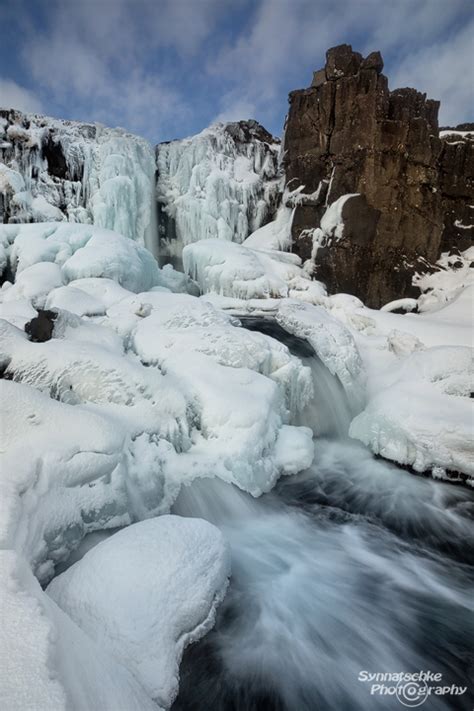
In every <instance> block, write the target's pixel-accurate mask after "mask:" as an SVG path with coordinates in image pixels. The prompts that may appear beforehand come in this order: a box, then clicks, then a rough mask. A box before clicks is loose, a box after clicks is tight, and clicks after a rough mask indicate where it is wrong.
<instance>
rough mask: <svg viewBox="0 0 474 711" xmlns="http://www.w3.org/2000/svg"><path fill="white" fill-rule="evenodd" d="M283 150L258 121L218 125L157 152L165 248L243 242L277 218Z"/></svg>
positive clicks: (174, 253) (175, 250)
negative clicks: (201, 242) (213, 241)
mask: <svg viewBox="0 0 474 711" xmlns="http://www.w3.org/2000/svg"><path fill="white" fill-rule="evenodd" d="M279 148H280V147H279V144H278V143H277V139H275V138H273V136H271V135H270V134H269V133H268V132H267V131H265V129H264V128H263V127H262V126H260V125H259V124H258V123H257V122H256V121H241V122H239V123H230V124H222V123H219V124H216V125H214V126H211V127H210V128H207V129H205V130H204V131H202V132H201V133H199V134H198V135H196V136H192V137H191V138H185V139H183V140H180V141H171V142H170V143H162V144H160V145H159V146H158V147H157V167H158V182H157V197H158V204H159V207H160V210H161V218H160V221H161V229H162V237H161V243H162V247H163V248H164V250H165V253H167V254H168V256H170V257H178V258H179V257H180V254H181V250H182V247H183V245H186V244H189V243H190V242H194V241H198V240H202V239H209V238H220V239H224V240H232V241H234V242H238V243H240V242H243V240H244V239H245V238H246V237H248V235H249V234H250V233H251V232H254V231H255V230H257V229H258V228H259V227H261V226H262V225H263V224H265V222H268V220H269V219H271V218H272V216H273V213H274V211H275V208H276V203H277V200H278V197H279V193H280V189H281V187H280V175H279V168H278V156H279Z"/></svg>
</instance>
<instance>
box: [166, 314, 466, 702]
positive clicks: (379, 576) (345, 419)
mask: <svg viewBox="0 0 474 711" xmlns="http://www.w3.org/2000/svg"><path fill="white" fill-rule="evenodd" d="M246 325H247V326H248V327H251V328H255V329H258V330H262V331H264V332H267V333H271V335H273V336H274V337H277V338H279V339H280V340H283V341H285V342H286V343H287V345H289V347H290V348H291V349H292V350H293V352H295V353H296V354H298V355H299V356H300V357H301V358H302V359H303V360H304V361H305V362H306V364H308V365H310V367H311V368H312V371H313V378H314V382H315V397H314V401H313V402H312V403H311V405H310V406H309V407H307V408H306V409H305V411H304V412H303V413H302V416H301V424H305V425H307V426H311V427H313V430H314V432H315V436H316V456H315V459H314V463H313V465H312V466H311V468H310V469H308V470H307V471H305V472H302V473H301V474H299V475H297V476H293V477H284V478H282V479H281V480H280V482H279V483H278V485H277V486H276V487H275V489H274V490H273V491H272V492H271V493H269V494H267V495H264V496H262V497H260V498H259V499H254V498H252V497H251V496H249V495H247V494H245V493H243V492H242V491H240V490H239V489H237V488H236V487H233V486H231V485H228V484H225V483H224V482H222V481H220V480H218V479H215V478H210V479H208V480H199V481H195V482H193V483H192V484H191V485H190V486H188V487H185V488H183V490H182V491H181V493H180V495H179V498H178V500H177V502H176V504H175V506H174V509H173V512H174V513H177V514H180V515H183V516H196V517H201V518H204V519H207V520H208V521H211V522H212V523H214V524H216V525H217V526H218V527H219V528H220V529H221V530H222V531H223V532H224V534H225V535H226V537H227V539H228V541H229V543H230V547H231V555H232V579H231V584H230V587H229V591H228V593H227V596H226V598H225V600H224V602H223V604H222V605H221V607H220V609H219V613H218V618H217V622H216V625H215V627H214V629H213V630H212V631H211V632H210V633H209V634H208V635H207V636H206V637H205V638H204V639H203V640H202V641H201V642H199V643H197V644H195V645H192V646H191V647H189V648H188V649H187V651H186V652H185V655H184V658H183V663H182V666H181V674H180V675H181V681H180V693H179V696H178V699H177V700H176V702H175V704H174V705H173V711H273V710H275V711H316V710H320V711H346V710H347V711H359V710H360V711H367V710H368V709H369V710H370V709H398V711H400V709H402V708H403V707H404V706H409V707H415V706H422V705H424V708H426V709H435V710H436V709H452V708H455V709H471V708H472V707H473V697H472V696H471V695H470V693H471V692H472V679H474V654H473V640H474V611H473V608H474V601H473V590H474V574H473V567H472V564H473V562H474V546H473V519H474V497H473V495H472V493H471V492H470V491H468V490H466V489H464V488H461V487H458V486H455V485H452V484H447V483H445V482H436V481H433V480H431V479H428V478H424V477H421V476H415V475H413V474H411V473H410V472H407V471H404V470H402V469H400V468H398V467H396V466H394V465H392V464H390V463H388V462H385V461H382V460H378V459H375V458H374V457H373V456H372V455H371V454H370V453H369V452H368V451H367V450H366V449H365V448H364V447H363V446H362V445H359V444H357V443H356V442H354V441H352V440H349V439H348V437H347V428H348V424H349V421H350V414H349V409H348V403H347V402H346V400H345V397H344V393H343V391H342V388H341V387H340V384H339V383H338V381H337V379H335V378H333V376H331V375H330V374H329V372H328V371H327V369H326V368H325V367H324V366H323V365H322V364H321V363H320V362H319V361H318V359H317V358H315V357H314V355H312V353H311V351H310V350H309V349H308V346H307V344H305V343H304V342H303V341H298V340H297V339H295V338H293V337H289V336H286V335H285V334H284V332H283V334H282V332H281V329H278V328H277V327H275V326H274V325H272V324H269V322H266V321H265V322H257V321H252V322H251V323H247V324H246ZM419 671H425V672H431V673H432V674H438V675H439V674H440V675H441V677H439V678H438V677H436V680H434V681H433V680H431V681H430V680H428V682H427V683H425V682H421V683H420V682H415V683H414V684H413V683H412V682H410V683H409V684H408V685H405V683H404V682H403V683H401V684H399V685H398V687H397V682H396V681H388V680H387V681H386V682H385V683H381V682H380V681H378V680H376V681H372V682H370V681H365V680H364V674H363V672H366V673H368V672H370V673H372V674H376V673H379V674H387V673H389V674H396V673H400V672H405V673H410V672H411V673H415V672H419ZM453 685H454V686H456V687H457V688H458V691H456V692H454V687H453ZM373 686H375V687H377V686H381V687H382V689H381V690H378V689H375V690H373ZM384 687H385V688H388V689H392V691H391V692H384V691H383V688H384ZM395 687H397V689H396V691H395V692H393V689H394V688H395ZM427 687H428V688H429V687H431V691H427V690H426V689H427ZM442 687H449V689H450V692H449V693H448V692H447V691H446V690H445V691H444V692H443V693H442V694H441V693H439V692H436V689H439V688H442ZM465 687H467V690H465V691H464V693H462V694H461V690H462V689H463V688H465ZM371 691H372V693H371ZM428 693H429V695H428V697H427V698H426V696H427V694H428Z"/></svg>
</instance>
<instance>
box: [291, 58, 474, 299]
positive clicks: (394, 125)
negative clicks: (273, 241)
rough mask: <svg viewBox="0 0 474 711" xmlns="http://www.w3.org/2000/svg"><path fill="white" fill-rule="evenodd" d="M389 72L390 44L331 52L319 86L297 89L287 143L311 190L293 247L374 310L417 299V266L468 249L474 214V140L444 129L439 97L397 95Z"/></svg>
mask: <svg viewBox="0 0 474 711" xmlns="http://www.w3.org/2000/svg"><path fill="white" fill-rule="evenodd" d="M382 69H383V59H382V57H381V55H380V53H379V52H372V53H371V54H369V55H368V57H366V58H363V57H362V55H361V54H359V53H358V52H354V51H353V50H352V47H351V46H350V45H340V46H338V47H333V48H332V49H329V50H328V52H327V53H326V65H325V67H324V68H323V69H321V70H319V71H316V72H314V76H313V82H312V85H311V86H310V87H309V88H308V89H301V90H297V91H293V92H291V93H290V96H289V102H290V108H289V113H288V117H287V123H286V129H285V144H284V167H285V171H286V183H287V186H288V188H290V189H295V188H298V187H300V188H301V189H302V190H303V192H301V193H300V194H299V195H298V198H297V203H296V209H295V215H294V219H293V225H292V237H293V244H294V250H295V251H296V252H297V253H298V254H300V256H302V257H303V258H304V259H308V258H310V257H311V254H313V258H315V263H316V274H317V278H318V279H320V280H322V281H324V282H325V283H326V284H327V286H328V289H329V291H330V292H331V293H334V292H338V291H343V292H348V293H352V294H356V295H357V296H359V297H360V298H361V299H362V300H363V301H364V302H365V303H367V304H368V305H370V306H373V307H379V306H381V305H383V304H384V303H386V302H387V301H390V300H392V299H394V298H399V297H400V296H409V295H410V294H411V293H412V291H413V287H412V277H413V274H414V273H415V272H416V271H423V270H426V266H427V264H430V263H433V262H434V261H436V259H437V258H438V257H439V255H440V252H441V251H442V250H445V249H449V248H453V247H458V248H459V247H461V248H465V247H466V246H467V245H466V239H468V238H469V236H470V233H472V227H471V226H472V224H473V222H474V220H472V217H471V213H472V207H470V205H472V204H473V203H474V199H473V165H474V158H473V155H474V154H473V147H474V143H473V141H472V140H470V138H469V135H460V134H459V132H458V134H453V133H448V132H446V133H445V132H443V133H442V135H441V136H440V132H439V127H438V109H439V102H437V101H433V100H431V99H427V98H426V94H422V93H420V92H418V91H416V90H415V89H409V88H403V89H396V90H395V91H389V88H388V80H387V77H386V76H385V75H384V74H382ZM453 136H454V138H453ZM303 186H304V187H303ZM343 196H346V197H345V198H344V199H343ZM339 199H340V200H339ZM338 200H339V203H338V205H337V208H336V209H334V210H333V211H332V218H331V219H330V220H328V219H326V224H325V225H324V224H323V223H322V222H321V220H322V218H323V216H324V214H325V213H326V211H327V209H328V207H329V206H331V205H332V204H334V203H335V202H336V201H338Z"/></svg>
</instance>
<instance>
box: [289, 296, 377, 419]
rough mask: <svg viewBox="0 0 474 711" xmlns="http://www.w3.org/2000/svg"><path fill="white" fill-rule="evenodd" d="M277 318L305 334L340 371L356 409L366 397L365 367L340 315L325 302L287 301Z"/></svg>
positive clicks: (334, 370)
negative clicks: (332, 314)
mask: <svg viewBox="0 0 474 711" xmlns="http://www.w3.org/2000/svg"><path fill="white" fill-rule="evenodd" d="M276 320H277V322H278V323H279V324H280V326H282V327H283V328H284V329H285V330H286V331H288V333H292V334H293V335H295V336H298V337H299V338H305V339H306V340H307V341H308V343H309V344H310V345H311V346H312V347H313V349H314V352H315V353H316V355H317V356H318V357H319V358H320V359H321V361H322V362H323V363H324V365H325V366H326V367H327V368H328V370H329V371H330V373H332V374H333V375H336V376H337V377H338V378H339V380H340V382H341V384H342V386H343V388H344V390H345V392H346V394H347V396H348V399H349V404H350V406H351V409H352V410H353V411H354V412H357V411H358V410H360V408H361V407H362V406H363V402H364V400H365V379H366V376H365V370H364V366H363V363H362V359H361V357H360V354H359V351H358V349H357V345H356V343H355V340H354V338H353V336H352V334H351V332H350V331H349V329H347V328H346V327H345V326H344V325H343V324H342V323H341V322H340V321H339V320H338V319H336V318H334V317H333V316H331V315H330V314H329V313H328V312H327V311H326V310H325V309H324V308H322V307H321V306H313V305H311V304H303V303H300V302H297V301H283V302H282V303H281V304H280V306H279V308H278V311H277V313H276Z"/></svg>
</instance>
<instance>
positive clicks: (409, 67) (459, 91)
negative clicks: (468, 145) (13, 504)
mask: <svg viewBox="0 0 474 711" xmlns="http://www.w3.org/2000/svg"><path fill="white" fill-rule="evenodd" d="M473 38H474V20H471V22H468V23H467V24H466V25H465V26H464V28H463V29H461V30H460V31H459V32H458V33H456V36H455V38H454V39H453V38H452V37H449V38H447V39H446V40H445V41H444V42H437V43H436V44H433V45H431V46H428V47H423V48H421V49H418V50H417V51H415V52H413V53H412V54H410V55H408V56H407V57H406V58H405V59H404V60H403V61H402V62H401V63H400V64H399V66H398V68H397V70H396V71H395V72H394V73H393V75H392V84H393V86H413V87H416V88H417V89H418V90H419V91H422V92H426V93H427V94H428V96H429V97H431V98H433V99H441V108H440V124H441V125H451V126H452V125H455V124H457V123H462V122H463V121H465V120H468V119H470V120H472V117H473V116H474V82H473V72H472V62H473V59H474V40H473Z"/></svg>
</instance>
